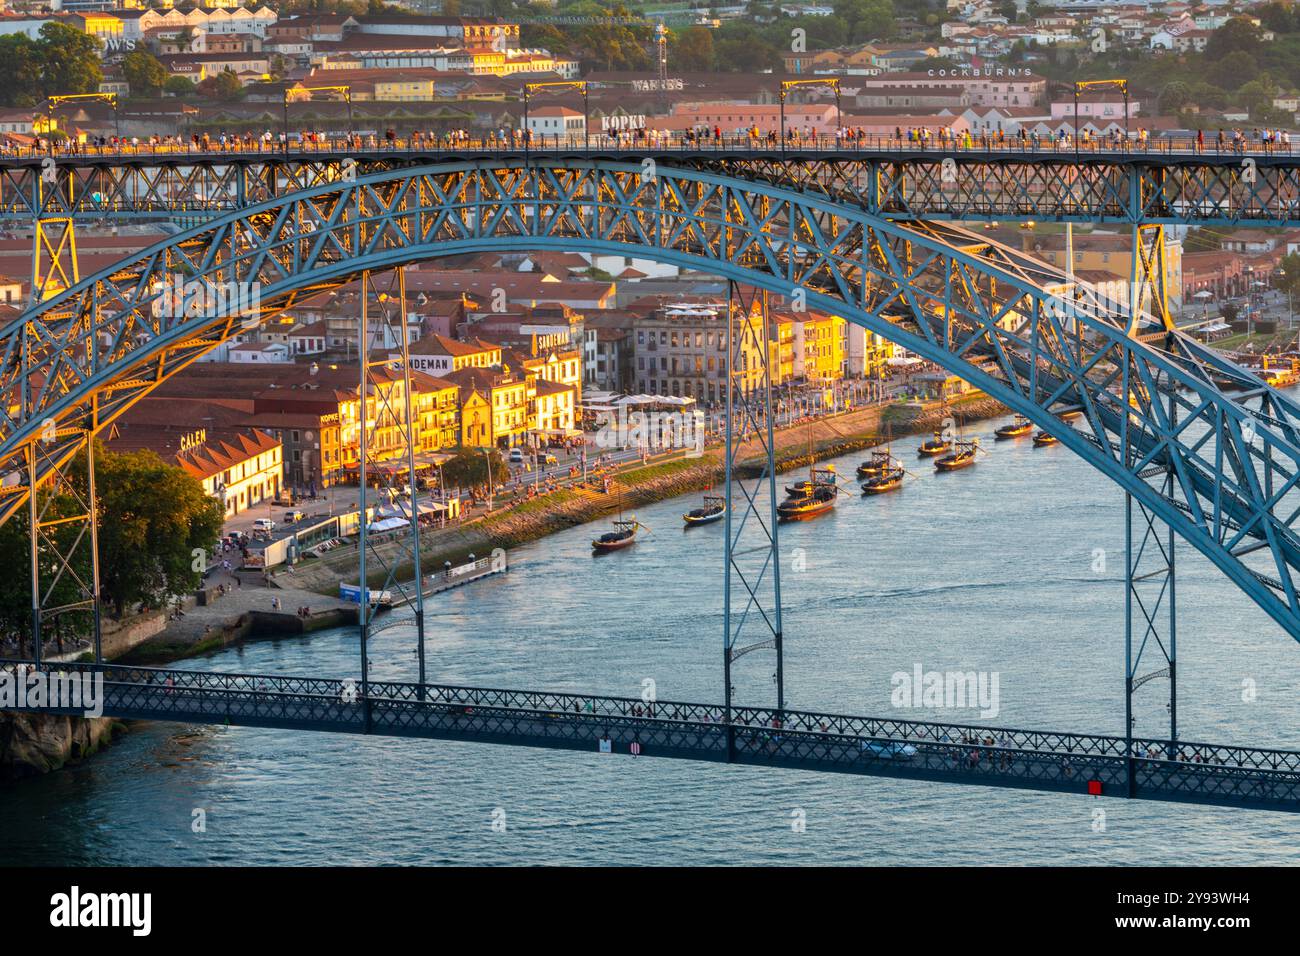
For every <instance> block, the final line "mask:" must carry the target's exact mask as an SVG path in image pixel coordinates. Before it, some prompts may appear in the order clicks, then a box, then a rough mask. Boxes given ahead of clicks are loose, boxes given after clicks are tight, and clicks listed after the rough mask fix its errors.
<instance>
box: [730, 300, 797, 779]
mask: <svg viewBox="0 0 1300 956" xmlns="http://www.w3.org/2000/svg"><path fill="white" fill-rule="evenodd" d="M770 325H771V317H770V314H769V311H768V296H767V293H766V292H765V291H763V290H760V289H754V288H751V287H749V286H742V285H739V284H737V283H736V282H734V281H729V282H728V283H727V396H726V402H727V417H726V423H725V425H726V464H725V474H726V478H725V480H726V491H725V497H726V509H727V510H726V516H725V519H724V520H725V522H726V532H725V544H724V549H725V566H724V572H723V681H724V692H725V706H726V719H727V723H728V725H729V726H730V725H731V722H732V721H731V717H732V703H733V695H734V683H733V680H732V665H733V664H734V663H735V662H736V661H737V660H738V659H740V658H741V657H743V656H745V655H746V654H749V653H751V652H753V651H758V650H772V651H774V652H775V654H776V671H775V673H774V674H773V676H772V680H773V682H774V683H775V685H776V710H777V713H778V714H780V713H781V712H783V711H784V710H785V652H784V646H783V635H782V628H781V555H780V548H779V545H778V540H777V537H778V536H777V514H776V504H777V490H776V448H775V445H774V444H773V421H772V419H773V415H772V377H773V373H772V362H773V356H772V351H773V347H772V335H771V334H770ZM775 360H776V361H777V362H779V361H780V358H779V355H778V356H777V357H776V359H775ZM734 743H735V742H734V739H733V738H731V737H729V738H728V757H729V758H732V757H734V749H735V748H734Z"/></svg>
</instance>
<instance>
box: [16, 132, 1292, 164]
mask: <svg viewBox="0 0 1300 956" xmlns="http://www.w3.org/2000/svg"><path fill="white" fill-rule="evenodd" d="M525 150H527V151H529V152H535V153H543V154H544V153H566V154H571V153H575V152H583V151H600V152H616V153H617V152H626V153H633V154H637V155H640V154H644V153H645V152H646V151H670V152H684V153H707V152H716V153H728V152H742V153H744V152H748V153H753V152H762V153H765V154H768V155H774V156H775V155H780V154H781V153H782V152H789V151H792V150H797V151H803V152H817V153H846V154H853V153H859V152H876V153H928V154H933V153H949V154H954V155H956V154H992V155H1002V156H1006V155H1017V154H1020V155H1029V156H1039V155H1061V156H1064V157H1067V158H1071V157H1074V156H1076V155H1089V156H1098V157H1107V158H1114V159H1123V158H1126V157H1143V156H1151V157H1161V156H1175V155H1185V156H1205V157H1207V158H1212V157H1234V156H1245V155H1250V156H1296V155H1300V137H1297V139H1296V141H1294V142H1292V141H1291V140H1290V139H1287V140H1285V141H1284V140H1275V141H1268V140H1264V139H1262V138H1255V139H1252V138H1246V139H1243V140H1241V141H1239V142H1235V143H1234V142H1231V141H1225V142H1223V143H1220V142H1218V141H1217V139H1213V140H1207V141H1205V142H1200V141H1198V140H1197V139H1196V138H1195V137H1175V136H1162V137H1159V138H1157V139H1154V140H1147V141H1145V142H1139V141H1137V140H1133V139H1124V138H1123V137H1118V138H1111V137H1093V138H1091V139H1088V140H1078V141H1076V140H1074V139H1071V138H1069V137H1067V138H1064V139H1062V138H1060V137H1053V136H1039V137H1037V138H1034V137H1032V136H1028V135H1027V136H1025V137H1024V138H1021V137H1019V136H1004V137H1003V138H1001V139H998V138H997V137H994V136H986V135H980V136H974V137H971V138H969V139H967V138H965V137H961V136H953V137H948V136H939V135H937V134H935V133H933V131H931V133H930V135H924V134H923V133H921V132H919V131H912V133H911V134H909V133H907V132H904V133H903V135H901V136H889V135H886V136H880V135H856V134H853V133H852V132H851V131H850V133H849V134H846V135H840V136H836V135H826V134H819V135H815V136H792V137H790V138H789V139H787V140H786V142H785V144H784V145H783V144H782V143H781V141H780V140H779V139H778V138H777V137H776V136H775V133H773V134H772V135H771V136H768V135H766V134H763V135H759V136H750V135H747V134H743V133H742V134H735V133H724V134H722V135H721V136H713V135H712V134H700V135H697V136H695V137H693V138H687V137H683V136H680V135H677V136H669V135H664V136H650V137H642V138H629V137H623V138H617V139H616V138H614V137H610V136H607V135H603V134H599V135H593V136H592V137H591V138H590V139H589V140H585V141H584V140H583V139H582V138H581V137H576V138H575V137H567V138H560V137H550V136H547V137H541V138H535V139H533V140H532V141H531V142H530V143H529V144H528V145H527V146H525V145H524V143H523V141H522V139H521V138H519V137H507V138H504V139H502V138H474V139H456V140H447V139H445V138H441V137H435V136H432V135H430V136H421V137H410V136H407V137H394V138H392V139H388V138H386V137H375V136H352V137H348V136H346V135H336V136H335V135H319V136H312V137H307V138H304V139H301V140H297V139H296V138H294V139H291V141H290V142H288V143H282V142H279V141H278V140H273V141H264V140H262V139H260V138H256V137H255V138H253V139H252V140H242V139H241V140H234V139H231V140H228V141H227V142H225V143H222V142H220V141H219V140H217V139H212V140H210V141H208V142H206V143H205V142H202V141H200V142H193V141H183V140H178V139H172V140H163V141H159V142H139V143H132V142H117V143H111V142H109V143H103V144H84V143H60V144H42V145H41V146H36V145H24V146H10V147H6V148H4V149H0V160H3V159H5V158H14V159H43V158H45V157H47V156H52V157H55V158H56V159H59V158H62V159H111V160H133V159H137V158H140V157H151V158H157V159H159V160H162V161H167V162H176V161H182V160H195V161H198V160H203V161H210V160H212V159H213V158H214V157H221V156H229V157H231V158H232V159H249V158H259V157H260V158H265V159H283V158H293V157H296V156H312V155H326V154H330V155H337V154H340V153H346V152H353V151H364V152H380V153H394V154H418V155H426V154H448V155H455V156H463V155H465V153H467V152H482V153H501V154H503V155H506V154H508V155H518V154H519V153H520V152H522V151H525Z"/></svg>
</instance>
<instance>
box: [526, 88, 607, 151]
mask: <svg viewBox="0 0 1300 956" xmlns="http://www.w3.org/2000/svg"><path fill="white" fill-rule="evenodd" d="M541 89H552V90H556V89H565V90H571V89H577V90H579V91H581V92H582V148H583V149H589V148H590V146H591V108H590V101H589V99H588V96H587V81H586V80H551V81H548V82H545V83H525V84H524V95H523V100H524V129H523V137H524V154H525V156H526V155H527V154H528V145H529V143H528V140H529V138H530V137H529V135H528V101H529V99H530V98H531V97H532V95H533V92H534V91H535V90H541Z"/></svg>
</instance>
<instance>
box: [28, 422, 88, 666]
mask: <svg viewBox="0 0 1300 956" xmlns="http://www.w3.org/2000/svg"><path fill="white" fill-rule="evenodd" d="M94 406H95V407H94V409H93V410H92V412H91V414H90V420H89V422H88V423H87V426H86V427H85V428H84V429H82V428H71V427H65V428H59V427H57V426H55V424H54V423H53V422H52V421H51V422H50V423H49V425H48V429H47V430H46V431H45V432H44V433H43V434H42V437H41V438H40V439H38V440H37V441H34V442H32V443H31V444H30V445H28V446H27V447H26V449H25V453H24V466H25V467H24V472H25V475H24V477H25V485H24V486H22V487H23V488H24V490H25V491H26V499H27V500H26V504H27V509H26V519H27V542H28V563H29V567H28V573H29V574H30V577H31V592H30V593H31V624H30V636H31V643H32V661H33V663H34V664H35V665H36V666H37V667H40V666H41V664H42V661H43V658H44V641H45V638H46V637H47V636H48V630H49V627H50V626H51V625H52V626H53V628H54V634H55V636H56V637H57V638H60V639H61V638H62V636H63V634H64V633H65V627H64V625H65V623H68V622H71V627H70V628H67V629H66V630H67V631H68V632H69V633H70V635H71V636H76V635H81V634H89V636H90V638H91V643H92V647H93V648H94V655H95V662H96V663H102V662H103V643H102V636H101V619H100V575H99V497H98V492H97V489H96V486H95V443H94V437H95V431H96V429H95V427H94V421H95V419H96V417H97V414H98V403H97V402H96V403H94ZM77 448H84V449H85V452H84V455H85V457H84V458H83V457H81V456H80V455H77V454H76V453H75V449H77ZM70 449H71V450H70ZM42 472H44V473H45V477H44V478H42V477H41V475H42ZM41 483H43V484H44V486H45V487H44V490H43V491H42V490H41V489H40V488H39V484H41Z"/></svg>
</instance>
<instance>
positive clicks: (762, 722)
mask: <svg viewBox="0 0 1300 956" xmlns="http://www.w3.org/2000/svg"><path fill="white" fill-rule="evenodd" d="M30 668H31V664H30V663H29V662H23V661H13V660H0V669H4V670H9V671H19V670H30ZM46 670H47V672H49V673H58V672H66V673H74V672H80V673H89V674H94V673H102V674H103V675H104V681H105V684H106V685H111V686H112V687H114V688H116V689H119V690H122V691H149V692H152V691H154V690H161V691H164V692H165V693H166V694H168V695H174V696H176V697H180V696H183V695H187V694H189V693H198V694H201V695H210V696H211V697H212V698H214V699H217V698H222V697H226V698H238V699H240V700H245V701H247V700H256V699H267V698H281V699H297V700H312V701H318V702H319V701H332V702H337V701H348V702H352V701H364V700H365V699H367V694H366V693H365V690H366V689H363V687H362V686H361V684H360V682H359V681H357V680H355V679H352V678H343V679H339V678H317V677H294V676H286V675H269V674H230V673H217V672H206V671H189V670H174V669H167V668H153V667H123V666H119V665H113V664H107V665H102V666H97V665H95V664H89V663H67V664H59V665H57V666H55V667H50V668H47V669H46ZM368 698H369V699H370V700H371V701H374V702H389V703H410V704H413V705H421V706H434V707H442V708H451V709H455V710H460V711H463V712H466V713H472V712H473V711H474V710H475V709H485V710H500V711H513V712H522V713H529V714H541V715H547V716H559V715H563V716H569V717H575V718H590V717H607V718H610V719H611V720H617V721H628V720H631V721H636V722H644V723H647V724H661V725H682V724H697V725H703V726H717V725H719V724H725V723H727V719H726V712H725V709H724V708H723V707H722V706H720V705H717V704H701V703H690V702H685V701H664V700H650V701H647V700H644V699H642V698H638V697H611V696H599V695H592V694H572V693H567V692H558V691H534V690H511V689H505V688H487V687H463V686H457V685H444V684H425V685H420V684H417V683H411V682H404V681H371V682H370V684H369V687H368ZM730 725H731V726H732V727H733V728H737V729H739V730H744V731H746V732H752V733H757V734H761V735H765V736H767V737H772V736H781V737H790V736H792V735H807V736H808V737H809V739H812V738H816V739H820V740H826V739H828V738H845V739H856V740H877V741H887V742H895V743H899V744H909V745H913V746H935V747H938V748H940V749H942V750H944V751H949V750H952V751H954V752H959V751H960V752H966V751H971V750H973V751H975V752H976V753H981V754H1001V753H1005V752H1011V751H1015V752H1021V753H1027V754H1028V753H1033V754H1046V755H1054V756H1057V757H1061V758H1065V759H1070V758H1084V757H1087V758H1099V759H1110V760H1113V759H1116V758H1124V757H1126V756H1127V755H1128V753H1129V751H1128V749H1127V745H1126V742H1125V740H1124V738H1123V737H1115V736H1106V735H1098V734H1076V733H1067V732H1059V731H1044V730H1022V729H1016V728H1010V727H991V726H984V725H978V724H958V723H946V722H934V721H921V720H902V719H896V718H889V717H884V718H881V717H856V716H850V715H845V714H831V713H822V712H816V711H795V710H785V711H777V710H775V709H773V708H752V707H733V708H732V712H731V721H730ZM1132 756H1133V759H1134V760H1137V761H1141V762H1143V763H1144V764H1148V765H1156V764H1162V763H1170V764H1177V763H1186V764H1197V765H1201V764H1203V765H1206V766H1207V767H1216V768H1238V769H1244V770H1252V771H1254V770H1257V771H1273V772H1281V773H1288V774H1300V752H1295V751H1287V750H1278V749H1268V748H1258V747H1238V746H1232V745H1223V744H1209V743H1202V742H1197V741H1177V742H1174V743H1171V742H1170V741H1167V740H1160V739H1156V738H1140V739H1139V738H1135V739H1134V741H1133V750H1132Z"/></svg>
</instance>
